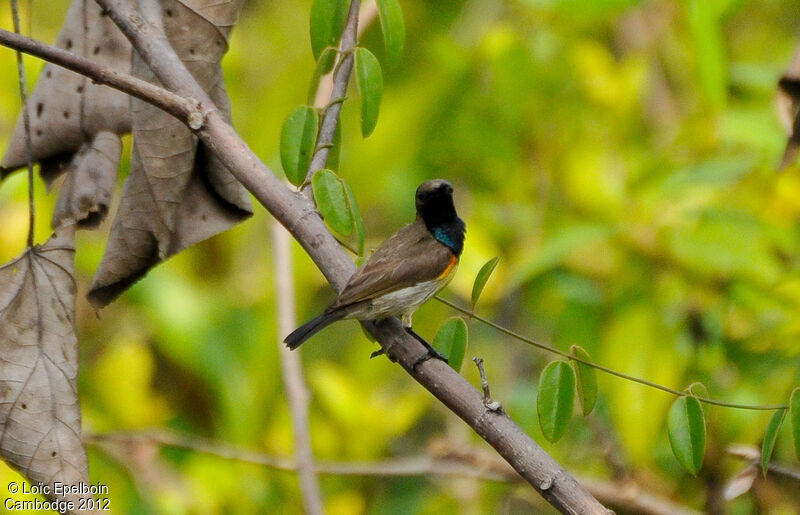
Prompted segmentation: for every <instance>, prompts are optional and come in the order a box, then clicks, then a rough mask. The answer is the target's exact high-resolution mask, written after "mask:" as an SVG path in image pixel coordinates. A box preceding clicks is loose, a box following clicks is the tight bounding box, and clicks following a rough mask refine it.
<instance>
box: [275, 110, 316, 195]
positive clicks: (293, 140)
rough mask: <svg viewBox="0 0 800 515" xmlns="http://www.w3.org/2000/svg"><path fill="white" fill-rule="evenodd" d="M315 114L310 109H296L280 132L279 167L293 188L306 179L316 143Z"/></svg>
mask: <svg viewBox="0 0 800 515" xmlns="http://www.w3.org/2000/svg"><path fill="white" fill-rule="evenodd" d="M318 123H319V122H318V119H317V112H316V111H314V109H312V108H311V107H308V106H300V107H298V108H296V109H295V110H294V111H292V113H291V114H290V115H289V117H288V118H287V119H286V121H285V122H283V129H282V130H281V165H282V166H283V171H284V173H286V177H287V178H288V179H289V181H290V182H291V183H292V184H294V185H295V186H299V185H300V184H302V183H303V181H304V180H305V179H306V173H307V172H308V166H309V164H310V163H311V156H312V154H313V153H314V143H315V142H316V141H317V125H318Z"/></svg>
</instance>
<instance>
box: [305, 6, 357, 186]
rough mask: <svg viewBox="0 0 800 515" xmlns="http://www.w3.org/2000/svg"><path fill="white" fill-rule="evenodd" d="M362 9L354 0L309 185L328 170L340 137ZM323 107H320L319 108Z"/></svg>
mask: <svg viewBox="0 0 800 515" xmlns="http://www.w3.org/2000/svg"><path fill="white" fill-rule="evenodd" d="M360 7H361V0H352V2H350V9H349V11H348V12H347V22H346V24H345V26H344V30H343V32H342V38H341V40H340V41H339V55H340V56H341V57H340V61H339V63H338V64H337V65H336V68H335V69H334V74H333V90H332V91H331V96H330V99H329V101H328V104H327V105H326V107H325V114H324V115H323V117H322V124H321V126H320V129H319V137H318V138H317V145H316V148H315V150H314V155H313V156H312V157H311V163H310V164H309V166H308V173H307V174H306V181H305V182H306V183H308V182H309V181H310V179H311V176H312V175H314V172H316V171H317V170H321V169H323V168H325V165H326V164H327V163H328V155H329V154H330V152H331V148H333V138H334V135H335V134H336V127H337V126H338V125H339V113H340V112H341V111H342V103H343V101H344V99H345V97H346V95H347V85H348V84H349V83H350V75H351V74H352V72H353V60H354V58H355V57H354V55H353V49H355V47H356V44H357V40H358V11H359V8H360ZM318 107H319V106H318Z"/></svg>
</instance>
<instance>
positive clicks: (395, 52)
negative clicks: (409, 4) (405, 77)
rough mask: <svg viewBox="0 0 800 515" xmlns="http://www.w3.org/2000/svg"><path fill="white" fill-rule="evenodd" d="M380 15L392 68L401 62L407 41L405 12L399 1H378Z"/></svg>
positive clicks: (385, 45)
mask: <svg viewBox="0 0 800 515" xmlns="http://www.w3.org/2000/svg"><path fill="white" fill-rule="evenodd" d="M377 4H378V15H379V16H380V19H381V31H382V32H383V45H384V47H385V48H386V57H387V59H388V60H389V65H390V66H395V65H397V63H398V62H399V61H400V54H402V53H403V45H404V44H405V41H406V26H405V23H404V22H403V11H402V10H401V9H400V4H399V3H398V2H397V0H377Z"/></svg>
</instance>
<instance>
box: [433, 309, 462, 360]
mask: <svg viewBox="0 0 800 515" xmlns="http://www.w3.org/2000/svg"><path fill="white" fill-rule="evenodd" d="M467 336H468V335H467V324H466V322H464V319H462V318H460V317H453V318H450V319H448V320H447V321H445V323H444V324H442V327H440V328H439V330H438V331H437V332H436V336H435V337H434V338H433V346H434V348H435V349H436V350H438V351H439V352H441V353H442V354H443V355H444V356H445V357H446V358H447V360H448V361H449V362H450V366H451V367H452V368H453V370H455V371H456V372H459V371H460V370H461V365H462V363H463V362H464V355H465V354H466V353H467Z"/></svg>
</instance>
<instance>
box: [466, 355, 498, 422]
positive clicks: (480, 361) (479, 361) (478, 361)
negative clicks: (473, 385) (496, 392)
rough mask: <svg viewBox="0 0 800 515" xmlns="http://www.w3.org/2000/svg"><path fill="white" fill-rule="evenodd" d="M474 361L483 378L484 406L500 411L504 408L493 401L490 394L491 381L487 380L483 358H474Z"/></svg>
mask: <svg viewBox="0 0 800 515" xmlns="http://www.w3.org/2000/svg"><path fill="white" fill-rule="evenodd" d="M472 361H474V362H475V366H476V367H478V374H479V375H480V376H481V389H482V390H483V404H484V406H486V408H487V409H489V410H490V411H498V410H499V409H500V408H501V407H502V406H501V405H500V403H499V402H497V401H493V400H492V396H491V394H490V393H489V380H488V379H486V371H485V370H484V369H483V358H479V357H477V356H476V357H474V358H472Z"/></svg>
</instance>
